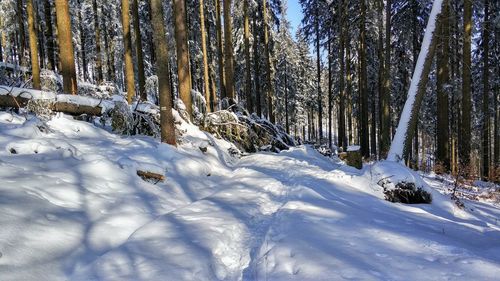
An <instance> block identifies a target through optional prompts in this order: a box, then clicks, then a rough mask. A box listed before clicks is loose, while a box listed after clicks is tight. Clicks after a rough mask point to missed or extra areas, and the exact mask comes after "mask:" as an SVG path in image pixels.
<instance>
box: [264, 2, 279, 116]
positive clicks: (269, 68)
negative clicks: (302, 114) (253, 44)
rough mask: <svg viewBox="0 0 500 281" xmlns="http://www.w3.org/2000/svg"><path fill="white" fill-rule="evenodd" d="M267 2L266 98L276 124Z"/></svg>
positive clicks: (268, 113) (265, 45)
mask: <svg viewBox="0 0 500 281" xmlns="http://www.w3.org/2000/svg"><path fill="white" fill-rule="evenodd" d="M267 9H268V8H267V0H263V4H262V20H263V21H262V22H263V25H264V50H265V55H266V85H267V86H266V96H267V115H268V117H269V121H271V123H273V124H274V123H275V122H276V119H275V116H274V88H273V84H272V81H271V77H272V73H271V72H272V61H271V50H270V49H269V27H268V21H267V12H268V11H267Z"/></svg>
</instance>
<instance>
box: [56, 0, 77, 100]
mask: <svg viewBox="0 0 500 281" xmlns="http://www.w3.org/2000/svg"><path fill="white" fill-rule="evenodd" d="M55 4H56V15H57V36H58V42H59V52H60V53H59V57H60V62H61V72H62V76H63V90H64V92H65V93H70V94H73V95H76V94H77V91H78V90H77V81H76V68H75V54H74V51H73V40H72V35H71V17H70V14H69V3H68V0H55Z"/></svg>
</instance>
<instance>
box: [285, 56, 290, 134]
mask: <svg viewBox="0 0 500 281" xmlns="http://www.w3.org/2000/svg"><path fill="white" fill-rule="evenodd" d="M288 119H289V114H288V72H287V63H286V60H285V128H286V133H287V134H290V124H289V122H288V121H289V120H288Z"/></svg>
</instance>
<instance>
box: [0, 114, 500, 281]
mask: <svg viewBox="0 0 500 281" xmlns="http://www.w3.org/2000/svg"><path fill="white" fill-rule="evenodd" d="M26 118H27V119H26ZM181 128H182V130H183V131H184V134H183V136H182V137H181V142H180V144H179V146H178V147H177V148H175V147H172V146H170V145H166V144H160V143H159V142H158V141H157V140H155V139H153V138H151V137H145V136H135V137H124V136H118V135H116V134H112V133H110V132H108V131H106V130H104V129H102V128H99V127H98V126H95V125H92V124H90V123H86V122H82V121H77V120H73V118H72V117H69V116H66V115H62V114H59V115H57V116H56V117H55V118H53V119H52V120H50V121H48V122H47V123H46V124H45V123H43V122H41V121H39V120H38V119H37V118H35V117H34V116H32V115H26V116H25V115H16V114H14V113H9V112H5V111H4V112H1V113H0V225H1V228H0V280H352V279H354V280H496V279H497V278H498V276H499V274H500V222H499V218H500V206H499V204H498V202H496V203H493V202H487V201H484V200H482V201H469V200H464V204H465V208H463V209H461V208H459V207H457V206H456V205H455V203H454V202H453V201H452V200H450V198H449V196H448V195H446V196H445V195H441V194H440V193H439V192H438V191H437V190H441V188H440V186H441V185H442V183H441V182H440V181H438V180H435V179H433V178H432V177H431V178H426V181H427V183H428V186H426V188H428V189H430V190H431V192H432V196H433V202H432V204H429V205H427V204H417V205H403V204H395V203H390V202H388V201H385V200H384V199H383V193H382V191H381V187H380V186H379V185H377V183H376V178H377V176H378V175H377V172H376V169H375V168H373V166H372V165H365V167H364V168H363V170H356V169H354V168H352V167H348V166H346V165H345V164H343V163H342V162H341V161H340V160H338V159H337V160H336V158H327V157H325V156H323V155H321V154H319V153H318V152H317V151H316V150H314V149H313V148H312V147H310V146H307V145H306V146H298V147H294V148H292V149H290V150H289V151H283V152H281V153H278V154H273V153H269V152H260V153H256V154H251V155H235V154H231V153H229V152H228V151H232V150H229V148H231V147H232V144H230V143H228V142H226V141H223V140H219V139H216V138H214V137H213V136H212V135H210V134H208V133H206V132H202V131H200V130H199V129H198V128H197V127H195V126H193V125H190V124H187V123H185V122H183V123H182V124H181ZM200 148H206V152H203V151H202V150H204V149H200ZM138 169H144V170H148V171H156V172H158V173H164V174H165V176H166V179H165V181H164V182H148V181H145V180H143V179H141V178H140V177H139V176H137V175H136V171H137V170H138ZM401 169H404V168H402V166H401ZM395 173H397V171H395Z"/></svg>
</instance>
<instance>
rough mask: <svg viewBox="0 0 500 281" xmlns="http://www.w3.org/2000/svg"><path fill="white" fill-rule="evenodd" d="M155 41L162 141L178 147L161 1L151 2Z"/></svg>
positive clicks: (152, 0) (153, 0)
mask: <svg viewBox="0 0 500 281" xmlns="http://www.w3.org/2000/svg"><path fill="white" fill-rule="evenodd" d="M151 19H152V25H153V30H155V32H153V40H154V45H155V51H156V54H155V55H156V64H157V66H156V71H157V75H158V92H159V97H160V125H161V141H162V142H164V143H168V144H171V145H176V139H175V126H174V118H173V116H172V93H171V88H170V86H171V85H170V79H169V78H168V76H169V67H168V66H169V63H168V59H169V56H168V48H167V46H168V45H167V36H166V32H165V23H164V12H163V6H162V1H161V0H151Z"/></svg>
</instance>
